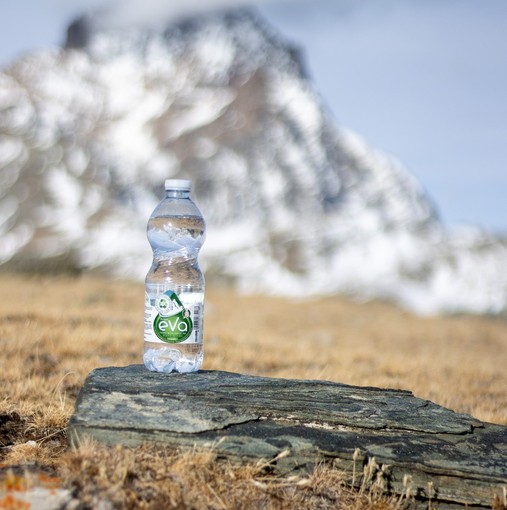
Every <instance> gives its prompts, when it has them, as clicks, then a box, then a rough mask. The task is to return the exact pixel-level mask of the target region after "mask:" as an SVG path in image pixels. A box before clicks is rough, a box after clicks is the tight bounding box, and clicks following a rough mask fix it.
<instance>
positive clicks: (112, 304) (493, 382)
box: [0, 274, 507, 509]
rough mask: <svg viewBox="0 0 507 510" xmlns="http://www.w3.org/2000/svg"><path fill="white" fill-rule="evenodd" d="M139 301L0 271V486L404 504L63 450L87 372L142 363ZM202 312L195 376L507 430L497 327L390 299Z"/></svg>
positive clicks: (168, 457)
mask: <svg viewBox="0 0 507 510" xmlns="http://www.w3.org/2000/svg"><path fill="white" fill-rule="evenodd" d="M143 296H144V293H143V287H142V285H141V284H138V283H128V282H119V281H109V280H104V279H99V278H94V277H90V276H87V277H49V276H47V277H46V276H45V277H28V276H21V275H12V274H2V275H0V345H1V346H2V352H3V356H2V358H1V360H0V364H1V370H0V378H1V386H0V461H1V462H2V463H3V466H2V467H0V482H1V480H2V476H3V475H2V473H5V472H7V471H6V467H9V466H14V465H18V466H19V465H22V466H32V468H33V466H36V467H37V469H39V470H40V469H42V467H44V468H45V469H46V470H47V469H52V470H54V473H55V474H57V475H58V477H59V479H60V480H61V483H62V484H63V485H64V486H66V487H69V488H71V489H72V490H73V493H74V496H75V501H74V502H73V504H76V505H78V506H77V507H78V508H97V507H98V506H100V505H106V506H104V508H111V506H109V507H108V506H107V505H108V504H112V505H113V507H114V508H231V509H232V508H366V507H367V508H393V507H399V506H401V505H402V504H403V503H404V501H399V500H395V499H391V500H388V499H385V498H383V497H380V496H379V495H378V493H376V492H375V491H372V490H371V489H370V490H368V491H364V492H363V493H362V494H358V493H353V492H351V491H350V490H349V489H347V487H346V485H345V484H344V479H343V477H342V475H341V474H340V473H337V472H336V471H334V470H333V469H331V468H329V467H320V468H318V469H317V470H316V471H315V472H314V473H313V474H311V475H309V476H308V477H293V478H285V479H277V478H275V477H273V476H272V475H270V472H269V463H266V464H262V463H261V464H255V465H247V466H236V465H230V464H228V463H226V462H224V461H220V462H218V461H217V459H216V457H215V455H214V453H213V452H174V451H171V450H169V449H167V448H157V447H153V446H151V447H148V446H146V447H142V448H137V449H126V448H105V447H102V446H99V445H93V444H87V445H83V447H82V448H81V449H80V450H77V451H73V452H70V451H66V434H65V429H66V425H67V422H68V419H69V418H70V415H71V413H72V411H73V408H74V403H75V399H76V396H77V394H78V392H79V389H80V387H81V386H82V384H83V381H84V379H85V377H86V375H87V374H88V372H89V371H90V370H92V369H94V368H96V367H101V366H111V365H120V366H121V365H127V364H131V363H140V362H141V352H142V347H143V346H142V306H143ZM206 307H207V308H206V319H205V362H204V367H203V368H206V369H220V370H230V371H236V372H243V373H249V374H258V375H267V376H274V377H288V378H305V379H309V378H318V379H328V380H332V381H339V382H344V383H349V384H356V385H373V386H381V387H392V388H404V389H409V390H411V391H413V392H414V393H415V394H416V395H417V396H420V397H422V398H427V399H430V400H432V401H434V402H437V403H439V404H441V405H444V406H446V407H449V408H452V409H454V410H456V411H460V412H467V413H470V414H472V415H474V416H475V417H477V418H479V419H481V420H484V421H490V422H495V423H500V424H507V406H506V405H505V404H506V402H507V371H506V370H505V367H506V365H507V322H506V321H505V320H504V319H500V318H484V317H468V316H461V317H429V318H421V317H416V316H414V315H412V314H410V313H408V312H405V311H401V310H400V309H398V308H396V307H394V306H392V305H390V304H387V303H380V302H374V303H367V304H360V303H354V302H352V301H349V300H346V299H344V298H339V297H332V298H322V299H313V300H309V301H295V300H289V299H281V298H273V297H260V296H238V295H237V294H234V293H232V292H231V291H227V290H220V289H209V290H208V292H207V301H206ZM4 478H5V477H4ZM1 488H2V486H1V484H0V489H1ZM0 492H1V491H0ZM105 502H110V503H107V504H106V503H105Z"/></svg>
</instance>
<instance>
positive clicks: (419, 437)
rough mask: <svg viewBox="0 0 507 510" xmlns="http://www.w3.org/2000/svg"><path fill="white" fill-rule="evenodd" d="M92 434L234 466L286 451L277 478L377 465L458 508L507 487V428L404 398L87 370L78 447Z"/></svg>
mask: <svg viewBox="0 0 507 510" xmlns="http://www.w3.org/2000/svg"><path fill="white" fill-rule="evenodd" d="M86 435H88V436H91V437H93V438H95V439H96V440H98V441H100V442H103V443H106V444H123V445H127V446H135V445H139V444H142V443H144V442H153V443H160V444H166V445H167V444H169V445H173V446H176V447H183V448H185V447H193V446H194V445H197V446H200V447H210V446H213V447H214V448H216V449H217V450H218V453H219V455H220V456H225V457H229V458H232V459H237V460H256V459H260V458H264V459H267V460H270V459H273V458H275V457H276V456H278V455H280V454H281V453H282V452H284V451H286V450H287V451H288V455H286V456H280V458H279V459H278V460H276V462H273V464H272V465H273V469H274V470H275V472H277V473H278V474H280V475H284V474H288V473H293V472H298V471H308V470H311V469H312V468H313V467H314V466H315V465H316V464H317V463H320V462H327V463H330V464H332V465H334V466H336V468H337V469H340V470H344V471H346V472H350V473H352V471H353V470H354V471H355V472H360V473H362V471H363V465H365V464H366V463H368V460H369V459H371V458H373V457H375V462H376V465H378V469H379V470H382V476H383V477H384V478H386V476H387V481H388V484H387V488H388V489H389V490H390V491H392V492H397V493H403V492H404V491H405V490H406V487H404V485H403V480H404V478H405V482H406V480H407V478H406V475H409V476H410V477H411V480H412V482H411V483H412V487H411V490H412V492H413V493H415V494H416V495H417V496H418V497H419V498H421V499H424V498H427V497H428V496H430V495H429V494H428V487H429V486H430V485H431V491H432V494H431V497H432V499H433V501H439V502H441V504H443V505H449V506H460V505H476V506H479V507H491V504H492V501H493V499H494V497H495V495H497V496H498V497H503V490H504V487H507V427H503V426H500V425H493V424H488V423H482V422H479V421H478V420H476V419H474V418H472V417H471V416H469V415H466V414H458V413H455V412H453V411H451V410H449V409H445V408H443V407H440V406H438V405H436V404H434V403H432V402H430V401H427V400H422V399H419V398H416V397H414V395H413V394H412V393H411V392H409V391H403V390H390V389H380V388H370V387H357V386H348V385H344V384H339V383H332V382H327V381H310V380H290V379H275V378H268V377H257V376H248V375H241V374H235V373H229V372H221V371H200V372H197V373H193V374H176V373H173V374H159V373H152V372H149V371H147V370H146V369H145V368H144V367H143V366H142V365H131V366H128V367H110V368H101V369H96V370H94V371H93V372H91V373H90V374H89V376H88V378H87V380H86V382H85V384H84V386H83V389H82V391H81V393H80V396H79V399H78V402H77V404H76V411H75V414H74V416H73V417H72V419H71V421H70V424H69V439H70V442H71V444H72V445H77V444H79V442H80V439H81V438H82V437H84V436H86ZM356 449H359V450H360V454H359V455H358V454H357V451H356ZM354 452H356V454H355V455H354ZM353 457H354V458H355V460H353ZM354 463H355V464H356V466H355V468H354ZM370 475H371V472H370ZM373 476H374V473H373ZM354 482H355V483H356V484H357V483H361V480H360V479H359V477H358V479H355V480H354ZM430 482H431V484H430ZM429 484H430V485H429Z"/></svg>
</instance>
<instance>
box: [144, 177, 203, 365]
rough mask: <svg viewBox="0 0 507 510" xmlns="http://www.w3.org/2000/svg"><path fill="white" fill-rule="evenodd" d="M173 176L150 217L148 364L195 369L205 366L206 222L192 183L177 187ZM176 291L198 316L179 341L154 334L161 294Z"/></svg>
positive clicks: (147, 311) (146, 360)
mask: <svg viewBox="0 0 507 510" xmlns="http://www.w3.org/2000/svg"><path fill="white" fill-rule="evenodd" d="M170 182H171V181H166V183H165V187H166V196H165V198H164V199H163V200H162V201H161V202H160V203H159V204H158V205H157V207H156V208H155V210H154V211H153V213H152V215H151V217H150V219H149V221H148V229H147V235H148V240H149V242H150V245H151V247H152V250H153V263H152V265H151V268H150V270H149V271H148V274H147V275H146V281H145V283H146V287H145V288H146V297H145V299H146V304H145V334H144V340H145V341H144V365H145V366H146V368H148V369H149V370H151V371H154V372H173V371H176V372H194V371H197V370H199V369H200V368H201V365H202V360H203V341H202V322H203V314H204V276H203V274H202V272H201V269H200V268H199V263H198V255H199V250H200V248H201V246H202V244H203V242H204V239H205V235H206V234H205V232H206V225H205V223H204V219H203V217H202V214H201V212H200V211H199V209H198V208H197V206H196V205H195V203H194V202H193V201H192V199H191V198H190V190H189V188H190V186H189V187H188V189H181V185H178V182H175V186H174V189H171V184H170ZM170 291H172V292H173V293H175V294H176V296H177V298H179V301H180V302H181V304H182V305H183V309H184V310H185V311H187V315H188V314H190V317H191V321H192V327H191V331H192V333H191V335H190V337H189V338H188V339H185V340H183V341H179V340H178V341H177V342H175V343H173V342H172V341H171V342H167V341H164V339H163V338H158V337H157V336H156V335H155V334H154V329H155V326H154V321H153V316H154V314H156V313H157V312H156V311H155V307H156V305H157V303H159V300H160V298H161V296H164V295H167V294H166V293H169V295H171V293H170ZM173 326H174V324H173Z"/></svg>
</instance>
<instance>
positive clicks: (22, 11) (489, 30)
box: [0, 0, 507, 234]
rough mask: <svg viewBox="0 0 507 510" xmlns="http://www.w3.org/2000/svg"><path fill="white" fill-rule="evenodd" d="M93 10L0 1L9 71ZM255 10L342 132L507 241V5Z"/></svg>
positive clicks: (53, 0)
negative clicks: (300, 55)
mask: <svg viewBox="0 0 507 510" xmlns="http://www.w3.org/2000/svg"><path fill="white" fill-rule="evenodd" d="M101 1H103V0H94V2H93V3H95V4H98V3H100V2H101ZM134 1H135V0H134ZM160 1H161V0H150V2H151V3H155V2H160ZM123 2H125V0H123ZM171 2H172V5H177V6H181V5H194V6H195V5H198V4H202V2H201V0H190V2H189V0H185V1H180V2H177V1H175V0H171ZM217 2H218V3H221V4H224V3H225V4H232V3H241V4H244V3H247V2H246V0H245V1H240V0H223V1H222V2H220V0H217ZM217 2H214V3H217ZM90 3H91V2H90V1H88V2H86V3H85V2H84V1H82V2H79V1H74V2H70V1H69V0H18V1H17V2H12V0H0V65H6V64H7V63H8V62H9V61H10V60H12V59H14V58H16V56H18V55H19V54H20V53H23V52H26V51H30V50H31V49H35V48H43V47H47V46H49V45H55V44H58V43H60V42H61V41H62V40H63V39H64V34H65V28H66V24H67V23H68V21H69V20H70V19H72V17H73V15H74V13H75V12H78V11H79V8H78V6H79V5H90ZM206 3H207V4H208V3H210V2H209V1H208V2H206ZM252 3H254V4H257V5H259V4H261V6H260V10H261V12H262V13H263V14H264V15H265V16H267V17H268V19H269V20H270V21H271V22H272V24H274V25H275V26H276V27H277V28H278V29H279V30H280V31H281V32H282V34H284V35H285V36H286V38H287V39H289V40H292V41H293V42H295V43H296V44H299V45H300V46H301V47H302V48H303V50H304V52H305V54H306V61H307V69H308V70H309V73H310V76H311V77H312V79H313V81H314V82H315V87H316V89H317V90H318V91H319V92H320V94H321V96H322V98H323V100H324V102H325V103H326V104H327V105H328V107H329V108H330V109H331V111H332V113H333V115H334V117H335V119H336V121H337V124H338V125H341V126H345V127H348V128H351V129H353V130H355V131H356V132H358V133H359V134H360V135H362V136H363V137H364V138H365V139H366V140H367V141H368V142H369V143H370V144H371V145H373V146H375V147H377V148H379V149H381V150H384V151H386V152H389V153H391V154H393V155H394V156H396V157H397V158H398V159H399V160H401V162H402V163H403V164H404V165H405V166H406V167H407V169H408V170H409V171H410V172H412V173H413V174H414V175H416V177H417V178H418V179H419V180H420V181H421V183H422V184H423V186H424V187H425V188H426V190H427V191H428V193H429V194H430V196H431V197H432V198H433V200H434V202H436V204H437V207H438V209H439V210H440V212H441V214H442V217H443V219H444V220H445V221H446V223H447V224H450V225H454V224H460V223H468V224H477V225H482V226H484V227H486V228H488V229H491V230H494V231H497V232H502V233H504V234H507V30H506V29H505V27H507V2H506V1H505V0H488V1H487V2H484V0H424V1H422V0H383V1H382V2H379V1H378V0H363V1H362V2H357V0H298V1H296V0H295V1H292V2H290V1H289V0H285V1H280V0H278V1H276V0H272V1H271V2H269V1H268V0H265V1H264V2H252Z"/></svg>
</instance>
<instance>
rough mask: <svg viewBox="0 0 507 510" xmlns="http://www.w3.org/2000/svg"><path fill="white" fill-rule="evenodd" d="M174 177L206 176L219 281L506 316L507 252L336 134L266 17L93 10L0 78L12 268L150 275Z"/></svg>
mask: <svg viewBox="0 0 507 510" xmlns="http://www.w3.org/2000/svg"><path fill="white" fill-rule="evenodd" d="M344 72H346V70H344ZM167 177H182V178H191V179H192V180H193V181H194V190H195V191H194V197H195V199H196V202H197V203H198V205H199V207H200V208H201V210H202V211H203V213H204V215H205V218H206V221H207V224H208V231H207V241H206V244H205V247H204V248H203V251H202V257H201V260H202V265H203V267H204V268H205V270H206V274H207V277H208V280H212V279H214V278H221V279H222V280H224V279H225V280H227V281H228V282H231V283H234V284H235V285H236V286H237V287H238V288H240V289H242V290H246V291H256V292H258V291H260V292H269V293H278V294H286V295H291V296H308V295H312V294H319V293H324V294H330V293H337V292H346V293H352V294H355V295H358V296H361V297H364V298H370V297H383V298H389V299H394V300H396V301H398V302H400V303H401V304H403V305H405V306H408V307H410V308H413V309H415V310H418V311H421V312H434V311H451V312H452V311H472V312H493V313H497V312H501V311H505V310H506V309H507V275H506V272H505V271H504V268H505V267H506V266H507V245H506V243H505V242H502V241H500V240H496V239H495V238H493V237H491V236H489V235H487V234H486V233H484V232H481V231H480V230H478V229H476V230H473V229H468V230H465V231H462V232H460V233H456V232H454V233H449V232H447V231H446V230H445V229H444V227H443V226H442V224H441V222H440V220H439V218H438V215H437V214H436V212H435V209H434V207H433V205H432V203H431V201H430V199H429V198H428V196H427V195H426V193H425V192H424V190H422V189H421V187H420V185H419V184H418V183H417V182H416V181H415V179H414V178H413V177H412V176H411V175H410V174H409V173H408V172H407V171H406V170H405V169H404V168H403V167H402V165H401V164H400V163H399V162H397V161H396V160H395V159H393V158H392V157H389V156H386V155H385V154H382V153H380V152H378V151H376V150H374V149H372V148H371V147H369V146H368V145H367V144H366V143H365V142H364V141H363V140H362V139H361V138H360V137H358V136H357V135H355V134H353V133H351V132H349V131H346V130H344V129H338V128H337V127H336V126H335V125H334V122H333V120H332V118H331V117H330V116H329V115H328V113H327V112H326V110H325V108H324V107H323V105H322V102H321V100H320V98H319V96H318V94H317V93H316V92H315V91H314V89H313V87H312V84H311V82H310V81H309V79H308V78H307V77H306V75H305V72H304V69H303V66H302V63H301V59H300V56H299V53H298V51H297V50H296V49H295V48H293V47H291V46H290V45H289V44H287V43H286V42H285V41H283V39H282V38H281V37H280V36H279V35H278V34H276V33H275V32H274V30H273V29H272V28H271V27H269V26H267V25H266V23H265V22H264V21H263V20H261V19H260V18H259V17H258V16H257V15H256V14H254V13H252V12H251V11H248V10H239V11H227V12H219V13H214V14H207V15H202V16H200V17H198V18H194V19H188V20H184V21H181V22H179V23H173V24H171V25H168V26H167V28H165V29H164V30H161V29H155V28H152V29H148V28H146V27H143V28H141V27H125V26H123V27H122V26H116V27H111V26H108V25H107V24H105V23H102V22H101V18H100V16H97V17H95V18H94V17H83V18H81V19H79V20H77V21H76V22H74V23H73V24H72V25H71V26H70V27H69V29H68V34H67V42H66V45H65V47H64V48H62V49H58V50H51V51H49V50H48V51H43V52H38V53H34V54H32V55H29V56H27V57H25V58H23V59H21V60H19V61H17V62H16V63H15V64H14V65H12V66H11V67H9V68H8V69H6V70H4V71H3V72H2V73H0V235H1V243H0V263H2V264H3V265H4V266H5V267H21V268H26V267H31V268H33V267H40V268H47V267H51V266H54V267H57V268H70V269H100V270H103V271H107V272H109V273H113V274H115V275H118V276H121V277H137V278H142V277H144V275H145V273H146V272H147V270H148V267H149V264H150V259H151V250H150V248H149V245H148V243H147V241H146V235H145V229H146V223H147V219H148V217H149V214H150V213H151V211H152V209H153V208H154V206H155V204H156V203H157V202H158V201H159V200H160V198H161V197H162V188H163V181H164V179H165V178H167Z"/></svg>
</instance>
